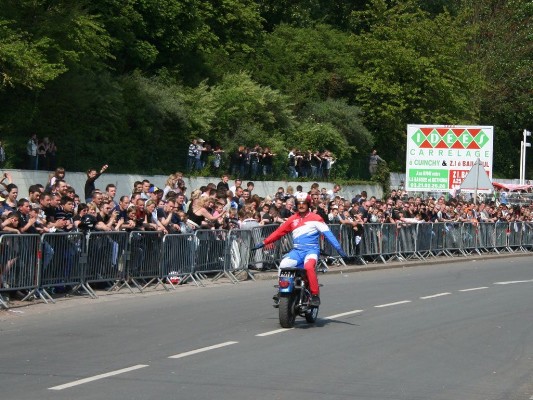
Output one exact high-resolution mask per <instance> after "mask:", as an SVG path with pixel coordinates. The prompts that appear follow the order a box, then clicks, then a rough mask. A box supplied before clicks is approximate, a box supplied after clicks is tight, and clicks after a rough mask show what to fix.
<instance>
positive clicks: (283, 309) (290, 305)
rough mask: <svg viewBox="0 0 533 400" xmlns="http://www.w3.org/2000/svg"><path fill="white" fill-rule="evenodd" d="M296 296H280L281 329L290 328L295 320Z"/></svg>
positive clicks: (292, 294)
mask: <svg viewBox="0 0 533 400" xmlns="http://www.w3.org/2000/svg"><path fill="white" fill-rule="evenodd" d="M295 308H296V295H295V294H294V293H291V294H289V295H280V298H279V323H280V325H281V327H282V328H292V327H293V326H294V321H295V320H296V309H295Z"/></svg>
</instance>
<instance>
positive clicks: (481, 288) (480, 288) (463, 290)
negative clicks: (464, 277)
mask: <svg viewBox="0 0 533 400" xmlns="http://www.w3.org/2000/svg"><path fill="white" fill-rule="evenodd" d="M483 289H488V287H487V286H480V287H473V288H470V289H461V290H459V292H472V291H474V290H483Z"/></svg>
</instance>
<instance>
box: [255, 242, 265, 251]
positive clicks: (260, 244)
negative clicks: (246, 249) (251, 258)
mask: <svg viewBox="0 0 533 400" xmlns="http://www.w3.org/2000/svg"><path fill="white" fill-rule="evenodd" d="M264 245H265V244H264V243H263V242H260V243H257V244H256V245H255V246H254V247H252V250H259V249H261V248H263V246H264Z"/></svg>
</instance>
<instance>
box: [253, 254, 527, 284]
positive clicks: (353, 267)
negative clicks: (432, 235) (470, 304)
mask: <svg viewBox="0 0 533 400" xmlns="http://www.w3.org/2000/svg"><path fill="white" fill-rule="evenodd" d="M531 255H532V253H522V252H521V253H503V254H482V255H476V256H457V257H444V256H439V257H437V258H428V259H423V260H404V261H393V262H389V263H372V264H366V265H358V264H346V266H343V265H341V266H336V265H334V266H329V269H328V274H345V273H348V272H365V271H377V270H385V269H395V268H411V267H420V266H428V265H439V264H454V263H459V262H464V261H483V260H492V259H495V258H500V259H501V258H510V257H527V256H531ZM249 272H250V273H251V274H252V275H253V277H254V279H255V280H273V279H277V278H278V273H277V270H270V271H254V270H250V271H249Z"/></svg>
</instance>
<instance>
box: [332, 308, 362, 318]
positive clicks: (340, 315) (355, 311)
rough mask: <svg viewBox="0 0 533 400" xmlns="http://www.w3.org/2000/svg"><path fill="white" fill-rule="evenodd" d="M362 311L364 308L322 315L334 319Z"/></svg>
mask: <svg viewBox="0 0 533 400" xmlns="http://www.w3.org/2000/svg"><path fill="white" fill-rule="evenodd" d="M363 311H364V310H353V311H347V312H344V313H341V314H335V315H330V316H329V317H324V319H335V318H341V317H346V316H348V315H352V314H358V313H362V312H363Z"/></svg>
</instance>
